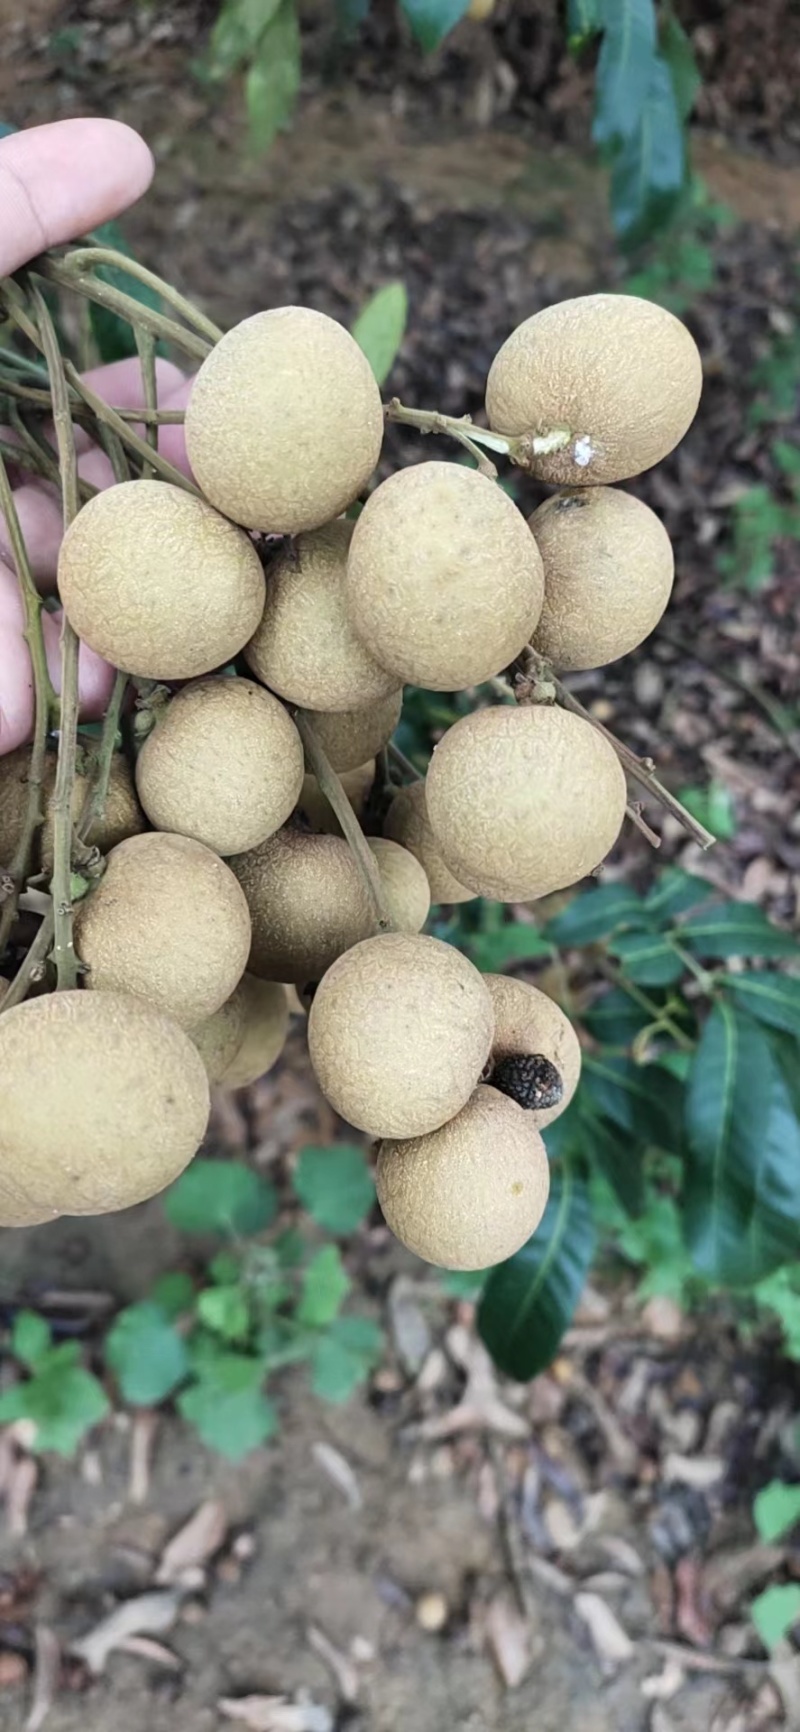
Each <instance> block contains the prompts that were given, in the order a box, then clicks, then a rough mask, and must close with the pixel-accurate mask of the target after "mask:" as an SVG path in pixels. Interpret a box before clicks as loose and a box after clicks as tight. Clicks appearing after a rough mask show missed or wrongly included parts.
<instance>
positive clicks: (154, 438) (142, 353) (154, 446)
mask: <svg viewBox="0 0 800 1732" xmlns="http://www.w3.org/2000/svg"><path fill="white" fill-rule="evenodd" d="M135 337H136V348H137V350H138V353H139V364H140V366H141V369H142V393H143V395H144V402H145V408H146V409H147V410H148V412H149V413H150V414H151V415H152V414H154V413H155V410H156V409H157V408H158V387H157V384H156V345H155V340H154V338H153V337H151V336H150V335H149V333H148V332H147V331H140V330H137V331H136V332H135ZM145 443H146V444H147V445H149V446H150V449H151V451H158V427H157V426H155V425H154V424H153V422H152V421H150V420H148V422H147V425H146V428H145ZM155 474H156V471H155V468H154V466H153V464H152V463H146V464H144V466H143V468H142V479H143V480H144V481H152V480H154V479H155Z"/></svg>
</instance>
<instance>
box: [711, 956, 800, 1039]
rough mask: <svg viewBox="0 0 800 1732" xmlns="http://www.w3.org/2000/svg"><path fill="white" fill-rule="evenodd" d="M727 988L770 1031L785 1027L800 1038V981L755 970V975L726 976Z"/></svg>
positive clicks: (786, 975)
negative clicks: (770, 1029)
mask: <svg viewBox="0 0 800 1732" xmlns="http://www.w3.org/2000/svg"><path fill="white" fill-rule="evenodd" d="M725 989H726V991H727V992H732V993H733V996H734V998H737V999H738V1000H739V1003H740V1004H741V1005H742V1007H743V1008H744V1009H745V1010H748V1011H749V1012H750V1015H751V1016H754V1017H756V1018H757V1020H758V1021H759V1022H764V1023H766V1024H767V1027H768V1028H783V1029H786V1030H787V1031H788V1033H789V1034H796V1035H798V1036H800V980H794V979H792V978H791V976H790V975H788V974H769V973H767V971H766V970H754V971H753V973H752V974H728V975H726V977H725Z"/></svg>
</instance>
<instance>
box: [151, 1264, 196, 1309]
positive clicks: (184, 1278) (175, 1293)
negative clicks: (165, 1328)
mask: <svg viewBox="0 0 800 1732" xmlns="http://www.w3.org/2000/svg"><path fill="white" fill-rule="evenodd" d="M150 1298H151V1299H152V1301H153V1304H154V1305H157V1306H158V1307H159V1310H161V1311H163V1313H164V1316H165V1317H169V1318H170V1320H172V1319H174V1318H175V1317H180V1316H181V1313H182V1312H184V1311H191V1308H192V1306H193V1304H194V1282H193V1280H192V1277H191V1275H185V1274H184V1273H183V1271H182V1270H181V1269H172V1270H169V1271H168V1272H167V1274H166V1275H159V1277H158V1280H157V1281H156V1284H155V1286H154V1288H153V1291H152V1293H151V1294H150Z"/></svg>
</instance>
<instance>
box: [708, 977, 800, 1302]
mask: <svg viewBox="0 0 800 1732" xmlns="http://www.w3.org/2000/svg"><path fill="white" fill-rule="evenodd" d="M686 1135H687V1141H688V1145H689V1157H688V1159H687V1163H686V1182H685V1192H684V1205H683V1207H684V1228H685V1233H686V1242H687V1245H688V1247H689V1250H690V1252H691V1254H692V1258H693V1261H694V1263H695V1265H696V1267H697V1268H698V1269H699V1270H700V1271H701V1272H702V1274H704V1275H706V1276H707V1277H708V1278H709V1279H710V1280H713V1281H721V1282H725V1283H729V1284H731V1285H735V1286H745V1285H748V1284H750V1283H752V1282H755V1281H757V1280H759V1279H760V1278H761V1277H762V1276H764V1275H767V1274H769V1272H770V1270H771V1269H774V1268H775V1267H776V1266H777V1265H778V1264H780V1263H783V1262H786V1261H787V1260H788V1259H789V1258H790V1257H792V1256H794V1257H796V1256H797V1255H798V1252H800V1228H799V1227H798V1223H800V1124H798V1121H797V1119H796V1118H795V1115H794V1112H793V1110H792V1104H791V1101H790V1098H789V1095H788V1092H787V1088H786V1084H785V1082H784V1079H783V1076H782V1074H781V1072H780V1070H779V1068H778V1065H777V1064H776V1062H775V1059H774V1058H773V1055H772V1053H771V1051H770V1047H769V1043H768V1041H767V1038H766V1036H765V1035H764V1034H763V1033H762V1031H761V1030H760V1029H759V1027H758V1026H757V1024H755V1023H752V1022H751V1021H750V1019H749V1018H748V1017H746V1016H743V1015H742V1014H741V1013H740V1012H739V1011H738V1010H737V1009H736V1008H735V1007H734V1006H733V1005H731V1004H729V1003H727V1002H725V1003H720V1004H718V1005H716V1006H715V1008H714V1009H713V1011H712V1012H711V1015H710V1017H709V1019H708V1021H707V1023H706V1025H705V1028H704V1029H703V1033H702V1035H701V1038H700V1044H699V1046H698V1048H697V1051H696V1053H695V1057H694V1061H693V1064H692V1070H691V1073H690V1076H689V1082H688V1086H687V1091H686Z"/></svg>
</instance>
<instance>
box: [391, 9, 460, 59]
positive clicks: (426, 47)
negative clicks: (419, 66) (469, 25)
mask: <svg viewBox="0 0 800 1732" xmlns="http://www.w3.org/2000/svg"><path fill="white" fill-rule="evenodd" d="M469 3H470V0H400V4H401V6H402V8H403V11H404V12H405V15H406V17H407V19H408V22H409V24H410V25H411V28H412V30H413V32H414V35H415V36H416V38H417V41H418V43H419V45H420V48H421V49H422V52H423V54H431V53H432V52H433V50H434V48H438V46H439V43H440V42H443V41H444V38H445V36H447V35H448V34H449V32H450V31H451V30H452V29H453V27H454V25H456V24H458V22H459V20H460V19H462V18H463V17H464V14H465V12H466V11H467V8H468V6H469Z"/></svg>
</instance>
